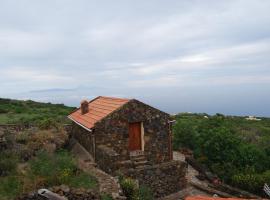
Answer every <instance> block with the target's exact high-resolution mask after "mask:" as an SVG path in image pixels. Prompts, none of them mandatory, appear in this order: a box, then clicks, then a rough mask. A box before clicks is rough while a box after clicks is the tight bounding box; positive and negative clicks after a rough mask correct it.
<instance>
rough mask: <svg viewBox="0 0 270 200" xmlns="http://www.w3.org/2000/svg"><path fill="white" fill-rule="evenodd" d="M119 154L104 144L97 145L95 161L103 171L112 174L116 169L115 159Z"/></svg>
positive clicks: (118, 157) (117, 158)
mask: <svg viewBox="0 0 270 200" xmlns="http://www.w3.org/2000/svg"><path fill="white" fill-rule="evenodd" d="M119 159H120V155H119V154H118V153H117V152H116V151H114V150H113V149H111V148H109V147H107V146H105V145H98V146H97V149H96V163H97V165H98V167H99V168H100V169H102V170H103V171H105V172H107V173H109V174H113V173H114V172H115V171H116V170H117V165H116V163H117V161H118V160H119Z"/></svg>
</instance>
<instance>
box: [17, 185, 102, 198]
mask: <svg viewBox="0 0 270 200" xmlns="http://www.w3.org/2000/svg"><path fill="white" fill-rule="evenodd" d="M49 190H50V191H52V192H54V193H57V194H59V195H60V196H64V197H66V198H67V199H68V200H95V199H97V200H99V199H101V196H100V194H99V193H98V192H97V191H95V190H91V189H83V188H78V189H74V188H69V187H68V186H66V185H61V186H54V187H52V188H49ZM45 199H46V198H45V197H42V196H40V195H38V193H37V192H34V193H30V194H26V195H23V196H21V197H18V198H17V199H16V200H45Z"/></svg>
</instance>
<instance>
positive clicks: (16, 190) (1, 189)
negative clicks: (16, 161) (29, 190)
mask: <svg viewBox="0 0 270 200" xmlns="http://www.w3.org/2000/svg"><path fill="white" fill-rule="evenodd" d="M0 183H1V184H0V199H1V200H11V199H14V197H16V196H17V195H18V194H20V193H21V191H22V183H21V182H20V180H19V179H18V177H15V176H8V177H0Z"/></svg>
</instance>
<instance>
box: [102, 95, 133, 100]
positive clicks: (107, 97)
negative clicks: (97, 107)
mask: <svg viewBox="0 0 270 200" xmlns="http://www.w3.org/2000/svg"><path fill="white" fill-rule="evenodd" d="M98 98H106V99H115V100H117V99H119V100H131V99H129V98H120V97H109V96H98Z"/></svg>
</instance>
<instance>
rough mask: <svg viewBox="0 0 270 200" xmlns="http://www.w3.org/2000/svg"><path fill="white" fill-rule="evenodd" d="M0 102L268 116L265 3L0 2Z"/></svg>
mask: <svg viewBox="0 0 270 200" xmlns="http://www.w3.org/2000/svg"><path fill="white" fill-rule="evenodd" d="M0 2H1V7H0V25H1V26H0V73H1V78H0V85H1V86H0V96H2V97H11V98H21V99H34V100H39V101H50V102H58V103H59V102H63V103H66V104H68V105H78V103H79V102H80V99H82V98H92V97H95V96H97V95H107V96H120V97H130V98H138V99H140V100H142V101H145V102H147V103H149V104H151V105H154V106H156V107H158V108H160V109H163V110H164V111H167V112H170V113H177V112H184V111H191V112H207V113H216V112H222V113H225V114H237V115H249V114H253V115H262V116H270V103H269V102H270V101H269V99H270V92H269V91H270V56H269V55H270V15H269V10H270V2H269V1H268V0H258V1H252V0H234V1H232V0H226V1H225V0H224V1H213V0H206V1H203V2H202V1H199V0H191V1H190V0H189V1H188V0H186V1H184V0H183V1H176V0H169V1H161V0H148V1H142V0H138V1H131V0H117V1H102V0H101V1H93V0H91V1H86V0H78V1H71V0H57V1H53V0H48V1H36V0H29V1H26V2H25V1H15V0H9V1H4V0H3V1H1V0H0Z"/></svg>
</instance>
